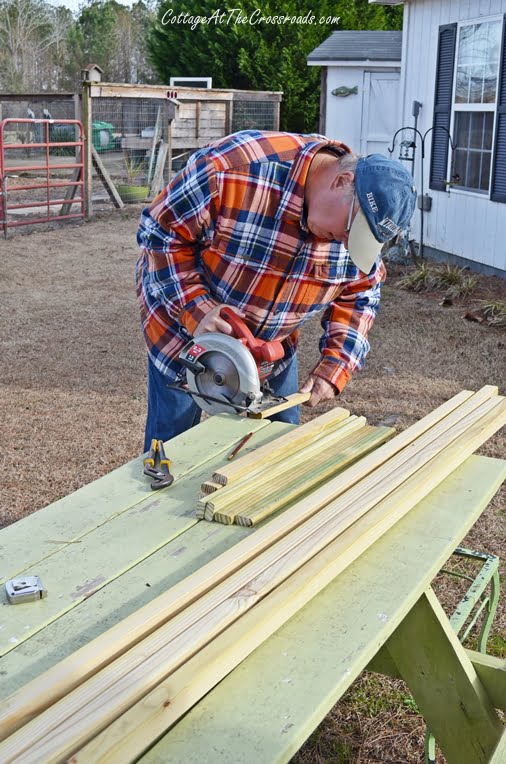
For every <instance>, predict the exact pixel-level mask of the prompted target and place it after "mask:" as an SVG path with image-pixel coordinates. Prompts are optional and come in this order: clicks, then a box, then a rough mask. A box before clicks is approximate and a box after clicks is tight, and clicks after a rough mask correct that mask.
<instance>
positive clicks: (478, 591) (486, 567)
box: [425, 547, 500, 764]
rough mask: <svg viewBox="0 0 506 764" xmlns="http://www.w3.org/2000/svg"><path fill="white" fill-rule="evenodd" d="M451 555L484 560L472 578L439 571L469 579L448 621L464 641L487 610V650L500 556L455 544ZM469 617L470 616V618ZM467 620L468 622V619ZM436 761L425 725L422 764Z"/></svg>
mask: <svg viewBox="0 0 506 764" xmlns="http://www.w3.org/2000/svg"><path fill="white" fill-rule="evenodd" d="M454 555H456V556H457V557H465V558H467V559H472V560H481V561H483V565H482V566H481V568H480V571H479V573H478V575H477V576H476V577H475V578H473V577H472V576H468V575H465V574H463V573H457V572H455V571H452V570H446V569H444V568H443V569H442V571H441V572H442V573H447V574H448V575H451V576H455V577H458V578H463V579H466V580H468V581H471V586H470V587H469V589H468V590H467V592H466V593H465V595H464V597H463V598H462V599H461V601H460V603H459V605H458V607H457V609H456V610H455V612H454V613H453V615H452V616H451V618H450V624H451V626H452V628H453V630H454V631H455V633H456V634H457V635H458V637H459V639H460V641H461V642H464V641H465V639H466V638H467V637H468V635H469V634H470V632H471V631H472V629H473V628H474V626H475V624H476V622H477V621H478V618H479V617H480V615H481V614H482V613H483V611H484V610H486V615H485V617H484V620H483V623H482V625H481V629H480V633H479V636H478V651H479V652H480V653H486V652H487V640H488V637H489V634H490V629H491V627H492V623H493V621H494V617H495V614H496V610H497V605H498V603H499V587H500V581H499V557H497V556H496V555H493V554H486V553H484V552H474V551H473V550H471V549H465V548H464V547H457V549H455V551H454ZM489 584H490V591H489V593H488V594H486V593H485V590H486V588H487V586H488V585H489ZM471 616H472V617H471ZM470 617H471V620H470V621H469V618H470ZM468 621H469V623H467V622H468ZM466 623H467V626H466ZM464 627H465V629H464ZM463 629H464V630H463ZM435 761H436V741H435V739H434V735H433V734H432V733H431V731H430V729H428V728H427V730H426V733H425V764H435Z"/></svg>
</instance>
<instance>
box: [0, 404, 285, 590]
mask: <svg viewBox="0 0 506 764" xmlns="http://www.w3.org/2000/svg"><path fill="white" fill-rule="evenodd" d="M273 424H274V423H273ZM268 426H270V425H269V422H264V421H258V422H256V421H255V422H253V421H249V420H246V419H244V418H243V417H236V416H233V415H231V414H221V415H219V416H218V417H214V418H213V419H207V420H205V421H204V422H202V423H201V424H199V425H198V428H199V429H198V430H197V432H198V433H199V438H198V439H196V438H195V437H194V435H193V433H191V431H190V432H188V433H184V434H183V435H179V436H178V437H177V438H174V439H173V440H172V441H169V442H168V444H167V455H168V456H169V458H170V459H171V460H172V467H171V470H172V472H173V474H174V476H175V478H176V482H177V481H178V480H180V479H181V478H182V477H184V476H185V475H187V474H188V473H190V472H192V471H193V470H195V469H197V468H199V467H200V466H202V465H203V464H205V463H206V462H207V461H208V460H209V459H210V457H211V456H214V455H215V454H218V453H221V454H224V455H226V454H228V452H229V450H230V449H231V448H233V446H234V445H235V444H236V443H237V441H238V440H240V438H241V437H244V435H245V434H246V433H248V432H251V431H252V430H254V431H255V432H257V431H259V430H262V429H263V428H265V427H268ZM278 432H279V431H278ZM224 463H226V459H225V458H224V459H223V464H224ZM213 464H214V463H213ZM212 470H213V466H211V465H210V466H209V471H208V474H211V472H212ZM175 485H176V483H174V487H175ZM171 489H172V486H171V488H170V489H165V490H166V491H167V490H171ZM162 493H163V492H162ZM146 499H149V500H150V501H151V500H155V494H154V492H153V491H152V490H151V488H150V485H149V480H148V478H147V477H146V476H145V475H144V474H143V463H142V457H138V458H137V459H133V460H132V461H131V462H128V464H125V465H124V466H122V467H119V468H118V469H116V470H114V471H113V472H110V473H109V474H108V475H104V476H103V477H102V478H99V479H98V480H95V481H94V482H93V483H90V484H88V485H86V486H84V487H83V488H80V489H79V490H78V491H75V492H74V493H72V494H70V495H69V496H65V497H64V498H62V499H60V500H58V501H55V502H54V503H53V504H50V505H49V506H47V507H44V508H43V509H40V510H39V511H38V512H36V513H35V514H33V515H30V516H29V517H26V518H24V519H23V520H19V521H18V522H17V523H13V524H12V525H9V526H8V527H7V528H3V529H2V530H1V531H0V584H2V583H3V582H5V581H6V580H8V579H9V578H12V577H14V576H16V575H18V574H19V573H21V572H22V571H24V570H27V569H28V568H32V569H34V566H35V565H38V564H39V563H40V562H42V561H43V560H46V559H47V558H49V557H51V556H52V555H54V554H55V553H56V552H58V551H59V550H61V549H64V548H65V547H67V546H68V545H69V543H70V542H74V541H76V540H78V539H80V538H81V536H84V535H85V534H87V533H90V531H92V530H93V529H94V528H97V527H98V526H99V525H102V524H103V523H106V522H108V521H109V520H111V519H113V518H116V517H118V516H119V515H120V514H121V513H122V512H125V511H126V510H128V509H130V508H131V507H134V506H136V505H137V504H139V503H140V502H141V501H145V500H146ZM74 548H75V547H74ZM34 572H36V571H35V570H34Z"/></svg>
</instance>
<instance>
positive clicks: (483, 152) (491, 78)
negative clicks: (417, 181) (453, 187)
mask: <svg viewBox="0 0 506 764" xmlns="http://www.w3.org/2000/svg"><path fill="white" fill-rule="evenodd" d="M501 27H502V24H501V21H499V20H497V21H484V22H481V23H479V24H466V25H464V26H461V27H460V30H459V42H458V50H457V61H456V75H455V89H454V99H453V111H454V120H453V131H452V133H453V140H454V143H455V146H456V148H455V151H454V153H453V166H452V179H453V180H454V182H455V183H456V184H457V185H458V187H459V188H465V189H470V190H473V191H478V192H481V193H488V191H489V188H490V168H491V162H492V145H493V136H494V116H495V108H496V99H497V78H498V73H499V59H500V55H499V54H500V48H501Z"/></svg>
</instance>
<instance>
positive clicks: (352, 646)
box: [142, 456, 506, 764]
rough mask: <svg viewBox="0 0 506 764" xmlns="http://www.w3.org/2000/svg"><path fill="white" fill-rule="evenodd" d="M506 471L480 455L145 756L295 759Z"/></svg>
mask: <svg viewBox="0 0 506 764" xmlns="http://www.w3.org/2000/svg"><path fill="white" fill-rule="evenodd" d="M505 477H506V463H504V462H501V461H499V460H495V459H489V458H487V457H476V456H475V457H471V458H470V459H469V460H468V461H467V462H466V463H465V464H464V465H462V466H461V467H460V468H459V469H458V470H456V471H455V472H454V473H452V475H451V476H450V477H449V478H448V479H447V480H446V481H445V483H444V484H443V485H442V486H440V487H439V488H437V489H436V490H434V491H433V492H432V493H431V494H430V495H429V496H428V497H427V498H426V499H425V500H424V501H423V502H422V503H421V504H420V505H419V506H418V507H417V508H416V510H415V511H414V512H413V513H411V514H409V515H408V516H407V517H405V518H404V519H403V520H401V521H400V522H399V523H398V525H396V526H395V528H394V529H392V530H391V531H390V532H389V534H388V535H387V536H385V537H383V538H382V539H380V540H379V541H378V542H377V543H376V544H375V545H374V546H373V547H372V548H371V549H370V550H368V552H366V553H365V554H364V555H363V556H362V557H360V558H359V559H358V560H357V561H356V562H355V563H353V565H352V566H350V567H349V568H348V569H347V570H346V571H345V572H344V573H342V574H341V575H340V576H339V578H338V579H336V581H334V582H333V583H332V584H330V585H329V586H328V587H327V588H326V589H325V590H324V591H323V592H322V593H321V594H319V595H318V596H317V597H316V598H314V599H313V600H312V601H311V602H310V603H309V605H307V606H306V607H305V608H304V610H302V611H300V613H298V614H297V615H296V616H294V617H293V618H292V619H291V620H290V621H289V622H288V623H286V624H285V625H284V626H283V627H282V628H281V629H279V631H277V632H276V634H275V635H274V636H273V637H271V638H270V639H269V640H268V641H267V642H265V643H264V644H263V645H262V646H261V647H259V648H258V649H257V650H256V651H255V652H254V653H253V654H252V655H250V656H249V657H248V658H247V659H246V660H245V661H243V663H241V665H240V666H239V667H238V668H236V669H235V670H234V671H233V672H232V673H231V674H230V675H229V676H228V677H227V678H225V679H224V680H223V681H222V682H221V683H220V684H219V685H218V686H217V687H216V688H215V689H214V690H213V691H212V692H210V693H209V694H208V695H207V696H206V697H205V698H204V699H203V700H201V701H200V702H199V703H198V705H197V706H195V707H194V709H193V710H192V711H190V712H189V713H188V714H187V715H186V716H185V717H184V719H183V720H182V721H180V722H179V723H178V724H177V725H176V726H175V727H174V728H173V729H172V730H171V731H170V732H169V733H168V734H167V735H166V736H165V737H164V738H163V739H162V740H161V741H160V742H159V743H158V744H156V745H155V746H154V747H153V748H152V749H151V750H150V751H149V752H148V753H146V754H145V755H144V756H143V757H142V764H166V762H169V761H171V762H172V761H174V762H179V761H181V762H183V761H184V762H185V764H201V761H202V751H205V752H206V754H205V756H206V762H207V764H253V762H260V761H262V762H263V761H265V762H267V761H268V762H273V763H274V762H286V761H288V760H289V759H290V758H291V757H292V756H293V755H294V754H295V752H296V751H297V750H298V748H299V747H300V746H301V745H302V744H303V743H304V741H305V740H306V738H307V737H308V736H309V734H310V733H311V732H312V730H313V729H314V728H315V727H316V726H317V725H318V723H319V722H320V721H321V720H322V719H323V718H324V717H325V716H326V714H327V713H328V712H329V711H330V709H331V708H332V706H333V705H334V703H335V702H336V701H337V700H338V699H339V698H340V697H341V696H342V694H343V693H344V692H345V690H346V689H347V688H348V687H349V686H350V685H351V684H352V682H353V681H354V679H355V678H356V676H358V674H359V673H360V672H361V670H362V669H363V668H365V666H366V665H367V663H368V662H369V660H370V658H372V656H373V655H374V652H375V651H376V650H377V649H378V647H379V646H380V645H381V644H382V643H383V642H384V641H385V640H386V639H387V637H388V636H389V635H390V634H391V633H392V632H393V631H394V630H395V628H396V627H397V625H398V624H399V623H400V621H401V620H402V618H404V616H405V614H406V612H407V611H408V610H409V609H410V607H411V606H412V605H413V604H414V602H415V601H416V600H417V599H418V597H419V596H420V594H421V593H422V592H423V591H424V589H425V588H426V586H428V585H429V583H430V581H431V580H432V579H433V578H434V576H435V575H436V573H437V572H438V571H439V569H440V568H441V566H442V565H443V563H444V561H445V560H446V559H447V558H448V556H449V555H450V554H451V552H452V551H453V549H454V548H455V546H456V545H457V544H458V543H459V542H460V541H461V539H462V537H463V536H464V535H465V534H466V533H467V531H468V530H469V528H470V527H472V525H473V524H474V522H475V521H476V519H477V518H478V517H479V515H480V514H481V512H482V511H483V509H484V508H485V507H486V505H487V504H488V502H489V501H490V499H491V498H492V496H493V495H494V493H495V492H496V490H497V489H498V488H499V486H500V484H501V482H502V480H504V478H505ZM400 570H402V572H403V575H402V576H400V575H399V571H400ZM316 656H317V660H315V657H316ZM232 722H233V723H232ZM420 756H421V757H422V756H423V752H422V751H420Z"/></svg>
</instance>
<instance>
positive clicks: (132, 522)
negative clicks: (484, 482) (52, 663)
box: [0, 428, 255, 655]
mask: <svg viewBox="0 0 506 764" xmlns="http://www.w3.org/2000/svg"><path fill="white" fill-rule="evenodd" d="M234 430H235V428H234ZM229 437H230V436H229ZM251 441H253V438H251ZM220 443H221V445H220V448H221V447H222V445H223V441H220ZM254 445H255V444H254V441H253V442H252V444H251V446H250V447H251V448H254ZM229 447H230V443H228V445H227V450H228V448H229ZM172 453H173V450H172ZM170 454H171V450H168V455H170ZM222 461H223V456H221V455H219V454H218V455H217V456H215V457H214V458H213V459H211V460H208V462H205V463H204V464H208V465H209V466H201V467H200V468H197V469H196V470H195V471H194V472H195V480H196V481H198V482H200V481H201V480H202V478H203V477H204V476H205V475H206V474H209V470H212V469H213V468H214V467H215V466H216V465H217V464H220V463H222ZM174 468H175V465H174ZM198 482H197V485H198ZM194 486H195V484H194V483H193V482H192V483H187V482H184V481H178V480H176V481H175V482H174V483H173V484H172V486H170V487H169V488H167V489H165V490H163V491H157V492H156V493H155V492H150V496H148V497H147V498H146V499H145V500H144V501H142V502H139V503H137V504H136V505H135V506H134V507H131V508H129V509H127V510H125V511H124V512H122V513H121V514H119V515H117V516H116V517H114V518H113V520H111V521H110V522H106V523H103V524H102V525H100V526H98V527H97V528H95V529H93V530H92V531H91V532H89V533H87V534H85V535H83V536H81V537H80V538H79V539H78V541H77V542H76V543H71V544H67V545H66V546H64V547H62V548H61V549H58V550H57V551H55V552H54V553H53V554H52V555H51V556H49V557H46V559H44V560H39V561H38V563H37V567H36V569H31V570H30V571H28V572H33V573H36V574H37V575H39V576H40V578H41V579H42V581H43V583H44V586H45V587H46V589H47V590H48V593H49V594H48V596H47V597H46V598H45V599H43V600H41V601H40V602H36V603H30V606H29V612H28V613H27V605H23V606H19V607H14V606H9V607H7V609H6V610H5V611H4V618H3V629H2V630H1V631H0V655H5V653H7V652H9V651H10V650H12V649H13V648H14V647H16V646H17V645H18V644H19V643H20V642H23V641H24V640H26V639H28V638H29V637H30V636H31V635H32V634H34V633H36V632H37V631H39V630H40V629H41V628H43V627H44V626H45V625H46V624H48V623H50V622H51V621H53V620H55V619H56V618H59V617H60V616H61V615H62V614H63V613H65V612H66V611H67V610H70V609H71V608H74V607H76V605H77V604H79V602H81V601H82V600H83V599H85V598H86V597H89V596H90V595H92V594H93V593H94V592H96V591H97V590H98V589H100V588H102V587H103V586H104V585H106V584H107V583H108V582H110V581H112V580H113V579H115V578H117V577H118V576H120V575H121V574H122V573H124V572H125V571H126V570H128V569H129V568H130V567H132V566H133V565H136V564H137V563H138V562H140V561H141V560H142V559H144V558H145V557H147V556H148V555H150V554H152V553H153V552H155V551H156V550H157V549H160V548H161V547H162V546H164V545H165V544H167V543H168V542H170V541H171V540H172V539H174V538H176V537H177V536H179V535H180V534H181V533H183V532H184V531H185V530H187V529H188V528H190V527H191V526H192V525H194V524H195V522H196V519H195V517H194V514H193V512H192V511H191V508H192V507H193V505H194V502H195V487H194ZM125 539H130V540H131V541H130V543H128V544H125ZM133 540H135V543H133ZM62 571H65V574H64V575H62ZM7 604H8V603H7V595H6V593H5V589H4V588H3V587H2V588H1V589H0V605H7Z"/></svg>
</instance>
